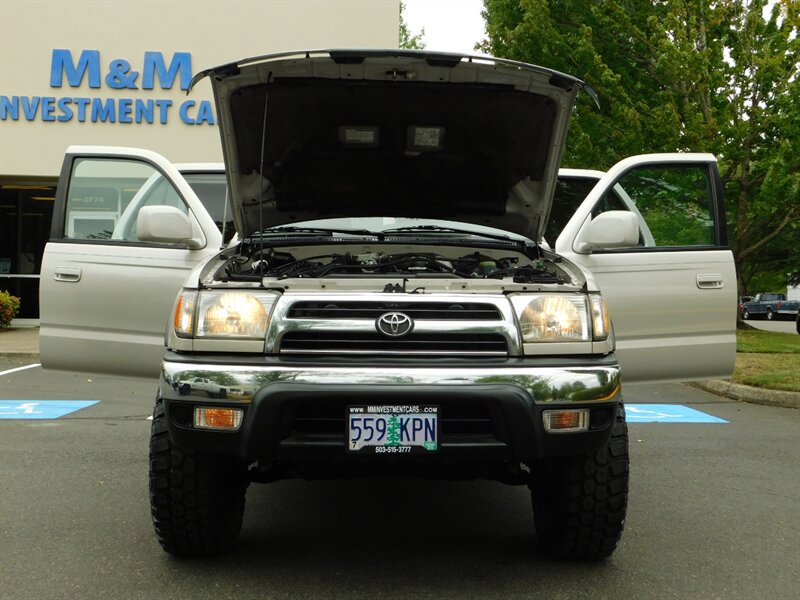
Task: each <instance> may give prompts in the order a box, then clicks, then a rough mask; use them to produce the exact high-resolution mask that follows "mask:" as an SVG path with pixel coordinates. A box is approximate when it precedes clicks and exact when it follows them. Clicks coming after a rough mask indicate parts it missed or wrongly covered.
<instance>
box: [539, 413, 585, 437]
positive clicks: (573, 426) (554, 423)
mask: <svg viewBox="0 0 800 600" xmlns="http://www.w3.org/2000/svg"><path fill="white" fill-rule="evenodd" d="M542 420H543V421H544V429H545V431H547V432H548V433H573V432H576V431H586V430H587V429H589V409H588V408H578V409H571V410H546V411H544V413H543V414H542Z"/></svg>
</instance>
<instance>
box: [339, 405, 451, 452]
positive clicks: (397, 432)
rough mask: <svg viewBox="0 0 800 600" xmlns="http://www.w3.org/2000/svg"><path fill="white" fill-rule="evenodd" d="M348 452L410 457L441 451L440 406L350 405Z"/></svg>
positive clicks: (348, 410) (348, 409) (348, 408)
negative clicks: (412, 454) (421, 453)
mask: <svg viewBox="0 0 800 600" xmlns="http://www.w3.org/2000/svg"><path fill="white" fill-rule="evenodd" d="M347 413H348V414H347V449H348V451H350V452H361V453H369V454H410V453H413V452H435V451H437V450H438V449H439V407H438V406H423V405H400V406H348V407H347Z"/></svg>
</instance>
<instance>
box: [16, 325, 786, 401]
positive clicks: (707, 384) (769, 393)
mask: <svg viewBox="0 0 800 600" xmlns="http://www.w3.org/2000/svg"><path fill="white" fill-rule="evenodd" d="M0 358H9V359H14V360H28V361H33V362H38V361H39V328H38V327H36V326H19V327H13V328H12V329H5V330H3V331H0ZM689 385H691V386H694V387H697V388H700V389H701V390H705V391H707V392H711V393H713V394H717V395H718V396H723V397H726V398H731V399H733V400H738V401H740V402H750V403H753V404H768V405H770V406H783V407H786V408H800V393H797V392H782V391H779V390H767V389H764V388H757V387H750V386H748V385H740V384H738V383H732V382H730V381H717V380H712V381H698V382H693V383H690V384H689Z"/></svg>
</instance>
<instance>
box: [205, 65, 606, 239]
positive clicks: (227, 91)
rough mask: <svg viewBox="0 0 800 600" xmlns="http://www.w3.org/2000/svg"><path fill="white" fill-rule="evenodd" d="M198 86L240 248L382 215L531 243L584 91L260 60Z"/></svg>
mask: <svg viewBox="0 0 800 600" xmlns="http://www.w3.org/2000/svg"><path fill="white" fill-rule="evenodd" d="M206 76H209V77H210V79H211V83H212V86H213V90H214V97H215V101H216V107H217V115H218V122H219V126H220V133H221V137H222V147H223V152H224V156H225V163H226V167H227V172H228V179H229V181H228V183H229V186H230V190H231V194H232V201H233V206H234V218H235V220H236V226H237V229H238V231H239V232H240V235H242V236H243V237H245V236H249V235H251V234H253V233H255V232H257V231H258V230H260V229H263V228H266V227H273V226H276V225H282V224H286V223H292V222H298V221H306V220H312V219H324V218H334V217H368V216H394V217H412V218H436V219H448V220H451V221H462V222H467V223H477V224H481V225H487V226H491V227H496V228H499V229H504V230H507V231H512V232H515V233H519V234H522V235H525V236H526V237H528V238H530V239H533V240H539V239H541V237H542V234H543V230H544V226H545V224H546V223H547V217H548V214H549V212H550V203H551V202H552V196H553V190H554V186H555V182H556V176H557V173H558V165H559V162H560V160H561V154H562V150H563V146H564V141H565V138H566V133H567V125H568V122H569V115H570V112H571V110H572V107H573V103H574V101H575V95H576V94H577V91H578V90H579V89H581V88H587V86H586V85H585V84H584V83H583V82H582V81H580V80H578V79H575V78H573V77H570V76H569V75H564V74H562V73H558V72H555V71H551V70H549V69H544V68H541V67H536V66H533V65H528V64H524V63H517V62H512V61H505V60H500V59H493V58H488V57H464V56H461V55H455V54H442V53H431V52H421V51H408V50H326V51H309V52H302V53H290V54H277V55H269V56H263V57H258V58H252V59H246V60H242V61H239V62H237V63H232V64H227V65H223V66H220V67H216V68H213V69H209V70H206V71H203V72H201V73H199V74H198V75H197V76H196V77H195V79H194V81H193V82H192V85H194V83H196V82H197V81H198V80H200V79H202V78H203V77H206ZM590 91H591V90H590Z"/></svg>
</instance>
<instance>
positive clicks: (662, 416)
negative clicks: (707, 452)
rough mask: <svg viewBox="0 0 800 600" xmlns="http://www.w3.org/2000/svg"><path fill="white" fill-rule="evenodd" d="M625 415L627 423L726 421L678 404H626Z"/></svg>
mask: <svg viewBox="0 0 800 600" xmlns="http://www.w3.org/2000/svg"><path fill="white" fill-rule="evenodd" d="M625 417H626V418H627V419H628V423H727V422H728V421H726V420H725V419H720V418H719V417H714V416H712V415H708V414H706V413H704V412H700V411H699V410H695V409H693V408H689V407H688V406H682V405H680V404H626V405H625Z"/></svg>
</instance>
